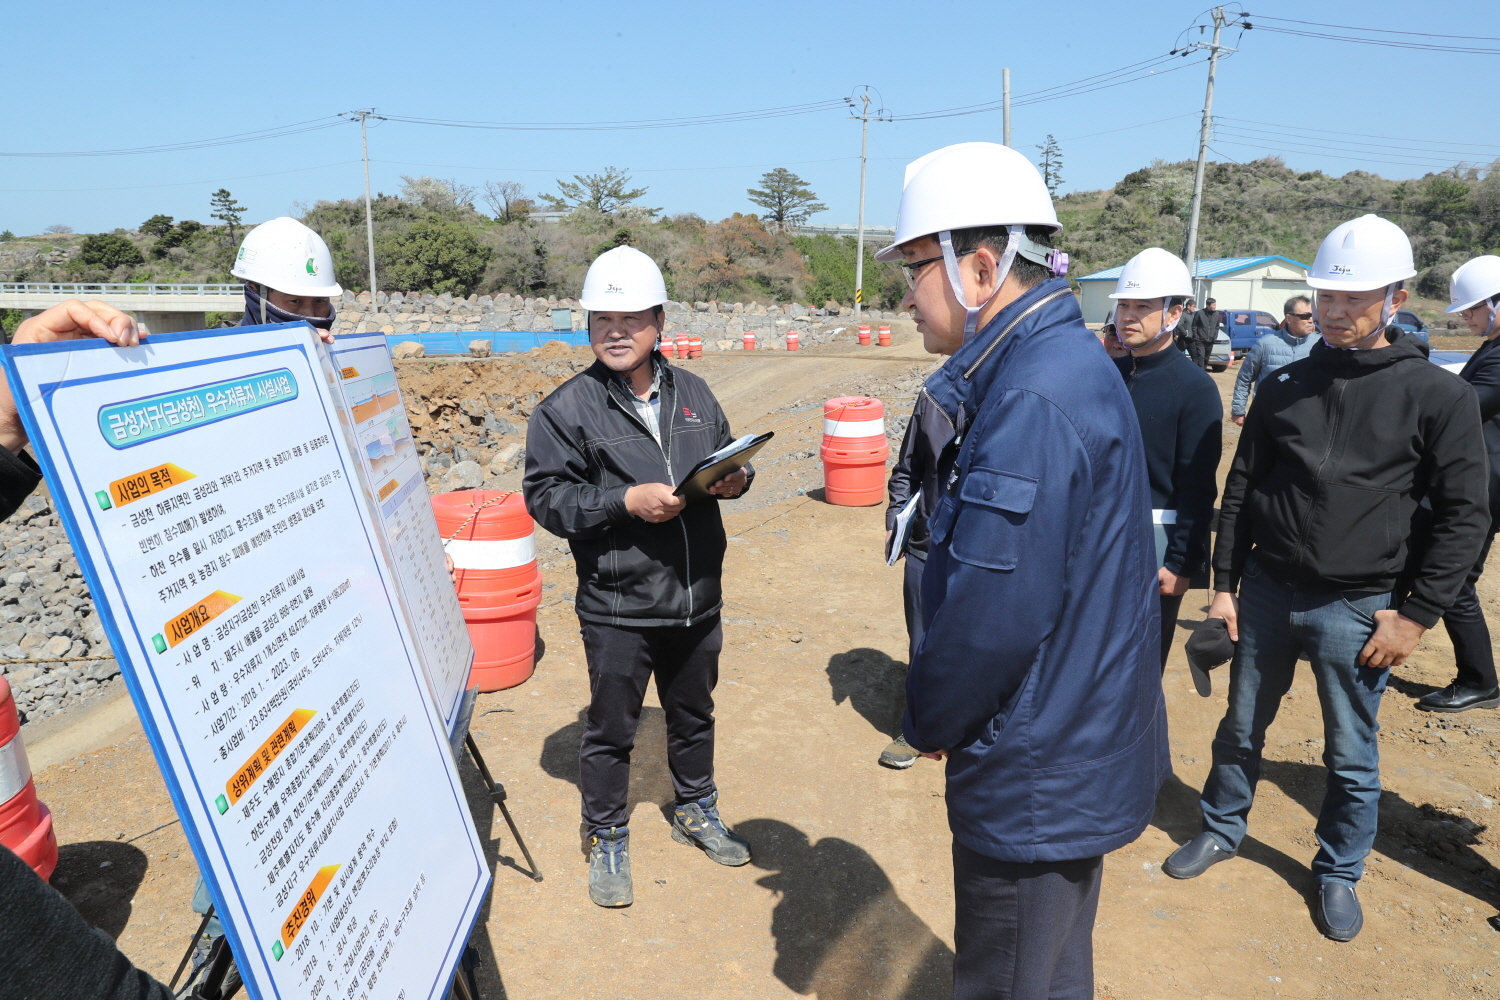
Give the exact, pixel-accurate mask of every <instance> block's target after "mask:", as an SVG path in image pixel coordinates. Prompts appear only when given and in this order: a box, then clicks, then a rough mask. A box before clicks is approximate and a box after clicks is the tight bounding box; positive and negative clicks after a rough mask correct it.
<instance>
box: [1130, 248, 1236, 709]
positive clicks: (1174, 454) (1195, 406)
mask: <svg viewBox="0 0 1500 1000" xmlns="http://www.w3.org/2000/svg"><path fill="white" fill-rule="evenodd" d="M1190 291H1192V280H1191V279H1190V278H1189V277H1188V269H1187V265H1186V264H1184V263H1183V262H1182V261H1181V260H1179V259H1178V258H1177V257H1175V256H1173V255H1172V254H1170V253H1168V252H1167V251H1165V250H1162V249H1161V248H1159V247H1152V248H1151V249H1149V250H1142V251H1141V252H1140V253H1138V254H1136V255H1135V256H1134V257H1133V258H1131V260H1130V262H1129V263H1128V264H1126V265H1125V268H1124V270H1123V271H1122V272H1121V274H1120V281H1119V284H1118V285H1117V286H1116V288H1115V293H1114V294H1113V295H1111V296H1110V298H1112V299H1115V300H1116V301H1117V304H1116V308H1115V327H1116V333H1117V335H1118V336H1119V339H1120V343H1121V344H1122V345H1123V346H1124V347H1125V349H1126V350H1128V351H1129V352H1130V357H1127V358H1120V359H1118V360H1116V361H1115V364H1116V365H1118V366H1119V368H1120V372H1121V374H1123V375H1124V376H1125V384H1126V385H1127V386H1128V387H1129V389H1130V401H1131V403H1133V404H1134V405H1135V415H1136V420H1137V422H1139V424H1140V426H1141V441H1142V443H1143V444H1144V445H1145V446H1146V472H1147V475H1148V476H1149V477H1150V482H1151V507H1152V511H1151V520H1152V521H1153V529H1154V531H1155V534H1156V562H1157V566H1158V567H1159V568H1158V570H1157V580H1158V585H1159V590H1160V593H1161V666H1162V670H1163V671H1165V670H1166V669H1167V652H1168V651H1169V650H1170V649H1171V648H1172V637H1173V636H1174V635H1175V634H1176V631H1177V628H1176V626H1177V611H1178V609H1179V608H1181V607H1182V596H1183V595H1184V594H1186V593H1187V591H1188V588H1189V587H1190V586H1193V585H1194V583H1195V582H1196V583H1197V586H1200V587H1206V586H1208V577H1207V569H1208V529H1209V524H1210V522H1211V521H1212V519H1213V512H1214V497H1215V496H1216V495H1217V493H1218V484H1217V483H1216V482H1215V479H1214V476H1215V474H1216V473H1217V471H1218V468H1219V453H1220V449H1221V447H1222V443H1221V438H1222V433H1223V432H1222V427H1223V420H1224V406H1223V404H1222V403H1221V402H1220V400H1219V390H1218V387H1217V386H1215V385H1214V381H1213V379H1211V378H1209V377H1208V374H1207V373H1206V372H1205V371H1203V369H1202V368H1199V367H1198V366H1197V365H1195V364H1193V362H1191V361H1189V360H1188V359H1187V358H1185V357H1183V356H1182V352H1181V351H1179V350H1177V349H1176V348H1175V347H1174V345H1173V343H1172V331H1173V330H1174V329H1176V327H1177V324H1178V322H1179V321H1180V320H1181V319H1182V316H1183V315H1184V313H1183V303H1184V301H1185V299H1186V296H1187V293H1188V292H1190ZM1195 676H1196V675H1195ZM1198 693H1199V694H1201V695H1205V696H1207V695H1208V693H1209V692H1208V691H1205V690H1201V689H1200V690H1199V692H1198Z"/></svg>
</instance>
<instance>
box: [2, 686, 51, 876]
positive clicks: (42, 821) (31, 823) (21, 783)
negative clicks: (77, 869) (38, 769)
mask: <svg viewBox="0 0 1500 1000" xmlns="http://www.w3.org/2000/svg"><path fill="white" fill-rule="evenodd" d="M0 844H4V845H5V846H6V847H8V848H10V849H11V850H12V851H14V852H15V853H16V855H17V857H19V858H20V859H21V860H22V861H24V862H26V863H27V864H28V865H30V866H31V870H32V871H34V872H36V873H37V874H38V875H40V876H41V877H42V878H44V879H46V878H51V877H52V870H53V869H54V868H56V867H57V832H56V831H55V830H53V829H52V814H51V813H50V812H48V811H47V807H46V806H45V805H43V804H42V803H41V801H40V800H39V799H38V798H37V797H36V782H35V781H33V780H32V778H31V764H30V762H28V761H27V760H26V748H25V747H24V746H22V745H21V716H20V715H19V713H17V712H16V702H15V699H14V698H12V697H11V694H10V682H9V681H7V680H6V679H5V678H4V677H0Z"/></svg>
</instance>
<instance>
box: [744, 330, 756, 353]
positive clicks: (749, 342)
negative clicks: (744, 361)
mask: <svg viewBox="0 0 1500 1000" xmlns="http://www.w3.org/2000/svg"><path fill="white" fill-rule="evenodd" d="M745 350H747V351H753V350H755V334H753V333H747V334H745Z"/></svg>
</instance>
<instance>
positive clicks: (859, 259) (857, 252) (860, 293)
mask: <svg viewBox="0 0 1500 1000" xmlns="http://www.w3.org/2000/svg"><path fill="white" fill-rule="evenodd" d="M859 99H860V100H861V101H863V102H864V106H863V107H862V108H861V109H860V112H859V114H853V113H851V114H850V115H849V117H850V118H857V119H859V121H860V123H861V125H860V136H859V227H858V229H857V233H858V235H856V236H855V238H854V244H855V246H854V318H855V319H856V320H858V319H859V314H860V312H861V310H863V308H864V303H865V172H866V171H865V168H866V166H867V163H868V160H869V155H870V119H871V118H872V117H873V118H874V119H875V120H876V121H890V120H891V116H890V112H888V111H886V110H885V109H884V108H880V109H879V110H877V111H876V112H875V114H874V115H871V114H870V88H869V86H868V85H866V86H865V88H864V92H863V93H862V94H860V95H859ZM845 100H846V101H849V99H848V98H845ZM849 106H850V107H851V108H852V107H853V106H854V102H853V101H849Z"/></svg>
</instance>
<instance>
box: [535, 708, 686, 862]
mask: <svg viewBox="0 0 1500 1000" xmlns="http://www.w3.org/2000/svg"><path fill="white" fill-rule="evenodd" d="M586 715H587V711H586V710H583V709H580V710H579V712H578V721H576V722H570V723H568V724H567V725H566V726H563V727H562V728H561V729H559V730H557V731H556V732H555V733H553V734H552V735H550V736H548V737H547V738H546V739H545V740H543V741H542V758H541V765H542V770H543V771H545V772H546V773H547V775H548V776H549V777H553V778H558V779H560V780H562V781H567V782H570V783H572V784H573V785H575V786H576V785H577V784H578V781H579V779H578V747H579V744H580V743H581V742H582V741H583V727H584V720H585V717H586ZM642 802H650V803H652V804H653V805H655V806H656V807H657V808H658V809H660V810H661V814H662V817H663V818H664V819H665V820H666V821H667V822H668V823H670V822H671V821H672V813H673V810H674V809H675V808H676V806H677V792H676V790H675V789H674V788H673V786H672V772H671V771H670V770H668V769H667V714H666V712H664V711H662V710H661V709H660V708H656V707H654V706H651V705H648V706H646V707H645V708H642V709H641V722H640V725H639V726H637V727H636V731H635V747H634V749H633V750H632V751H631V753H630V795H629V797H628V798H627V799H626V804H625V812H626V815H627V816H628V815H630V814H632V813H634V812H635V807H636V806H637V805H639V804H640V803H642ZM578 829H579V841H578V843H579V850H580V851H581V852H582V853H583V856H584V857H588V853H589V846H588V837H587V831H585V830H584V829H583V824H582V823H580V824H579V827H578Z"/></svg>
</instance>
